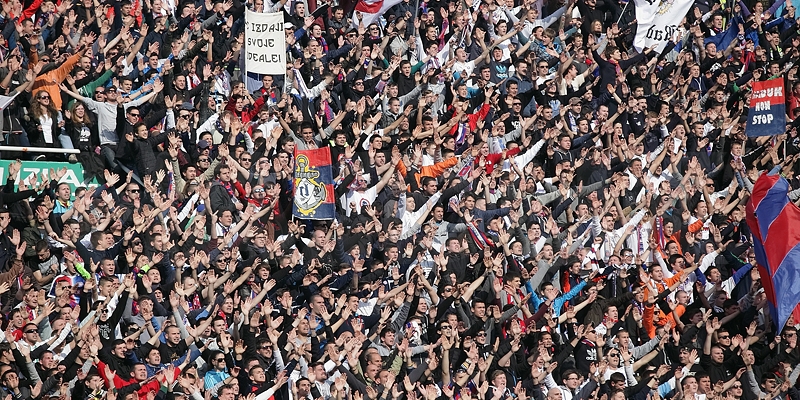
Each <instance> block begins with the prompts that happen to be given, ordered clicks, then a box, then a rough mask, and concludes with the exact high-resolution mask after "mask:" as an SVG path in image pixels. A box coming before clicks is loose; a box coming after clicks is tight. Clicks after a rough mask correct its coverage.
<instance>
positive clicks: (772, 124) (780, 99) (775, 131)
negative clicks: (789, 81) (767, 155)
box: [746, 78, 786, 136]
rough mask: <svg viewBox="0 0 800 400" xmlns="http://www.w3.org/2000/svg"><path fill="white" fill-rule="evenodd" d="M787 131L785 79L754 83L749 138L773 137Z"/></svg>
mask: <svg viewBox="0 0 800 400" xmlns="http://www.w3.org/2000/svg"><path fill="white" fill-rule="evenodd" d="M784 131H786V100H785V98H784V93H783V78H777V79H771V80H768V81H763V82H754V83H753V95H752V96H751V97H750V115H749V116H748V119H747V129H746V132H747V136H773V135H780V134H782V133H783V132H784Z"/></svg>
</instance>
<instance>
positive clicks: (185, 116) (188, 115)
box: [178, 114, 192, 119]
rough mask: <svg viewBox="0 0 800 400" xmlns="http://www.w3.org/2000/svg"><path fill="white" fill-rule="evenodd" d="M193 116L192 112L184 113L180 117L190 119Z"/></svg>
mask: <svg viewBox="0 0 800 400" xmlns="http://www.w3.org/2000/svg"><path fill="white" fill-rule="evenodd" d="M191 117H192V116H191V115H190V114H183V115H180V116H178V118H181V119H189V118H191Z"/></svg>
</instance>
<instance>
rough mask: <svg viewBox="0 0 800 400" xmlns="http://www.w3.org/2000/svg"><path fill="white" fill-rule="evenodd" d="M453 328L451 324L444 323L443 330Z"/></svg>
mask: <svg viewBox="0 0 800 400" xmlns="http://www.w3.org/2000/svg"><path fill="white" fill-rule="evenodd" d="M447 329H453V327H452V326H450V325H442V330H447Z"/></svg>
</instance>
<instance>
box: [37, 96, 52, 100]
mask: <svg viewBox="0 0 800 400" xmlns="http://www.w3.org/2000/svg"><path fill="white" fill-rule="evenodd" d="M39 100H50V96H39Z"/></svg>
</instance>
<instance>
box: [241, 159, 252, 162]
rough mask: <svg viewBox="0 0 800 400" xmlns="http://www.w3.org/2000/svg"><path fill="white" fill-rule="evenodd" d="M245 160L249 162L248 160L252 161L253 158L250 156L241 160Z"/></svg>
mask: <svg viewBox="0 0 800 400" xmlns="http://www.w3.org/2000/svg"><path fill="white" fill-rule="evenodd" d="M245 161H247V162H250V161H253V159H252V158H243V159H242V162H245Z"/></svg>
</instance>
